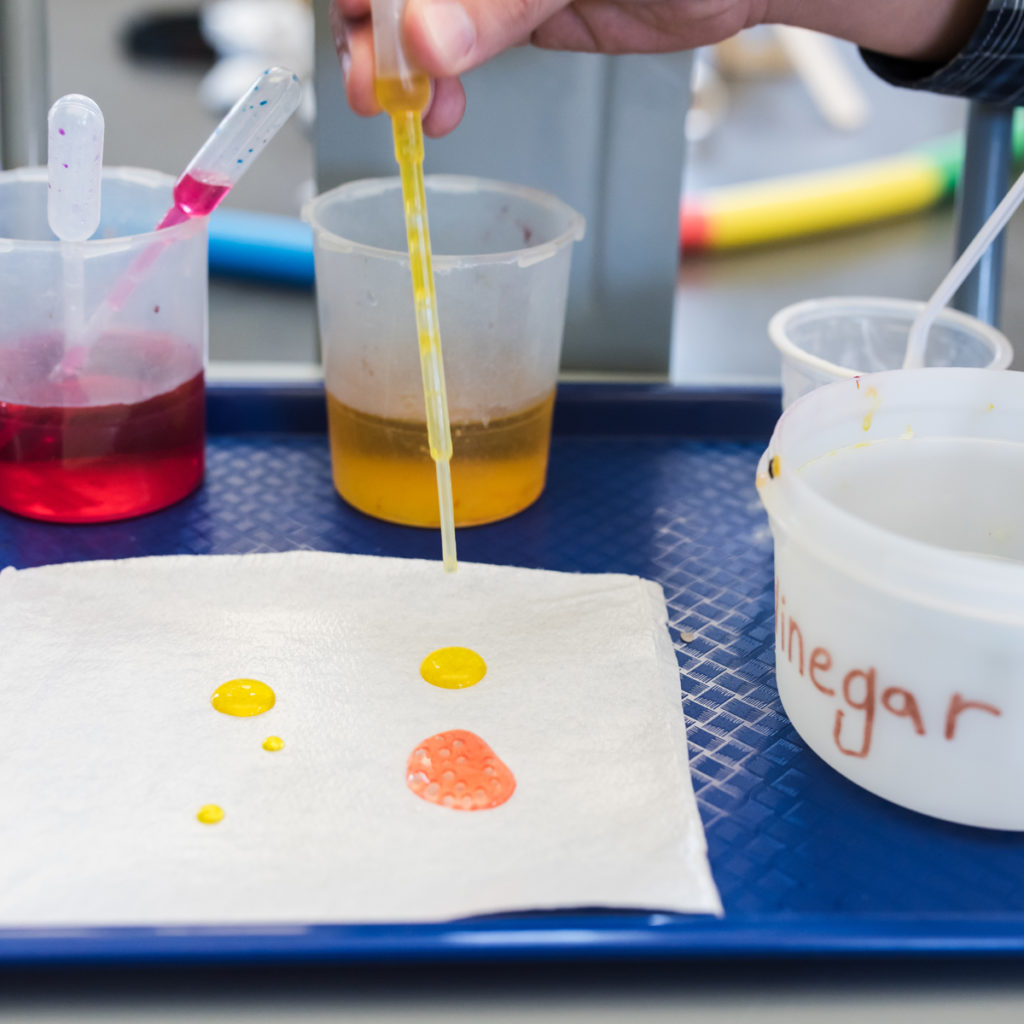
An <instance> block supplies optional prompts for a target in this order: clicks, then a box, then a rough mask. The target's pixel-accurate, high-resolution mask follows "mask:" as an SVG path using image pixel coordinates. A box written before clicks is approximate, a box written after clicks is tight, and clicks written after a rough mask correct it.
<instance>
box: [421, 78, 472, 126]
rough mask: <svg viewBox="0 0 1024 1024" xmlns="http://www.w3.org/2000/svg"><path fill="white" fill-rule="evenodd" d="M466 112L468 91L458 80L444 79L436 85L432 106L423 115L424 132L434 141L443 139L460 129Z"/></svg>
mask: <svg viewBox="0 0 1024 1024" xmlns="http://www.w3.org/2000/svg"><path fill="white" fill-rule="evenodd" d="M465 112H466V90H465V89H464V88H463V86H462V82H460V81H459V79H457V78H442V79H440V80H439V81H437V82H435V83H434V93H433V96H432V98H431V101H430V106H429V108H428V109H427V111H426V113H424V115H423V132H424V134H426V135H429V136H430V137H431V138H432V139H437V138H441V137H442V136H444V135H447V134H448V133H449V132H451V131H453V130H454V129H455V128H457V127H458V125H459V122H460V121H461V120H462V117H463V115H464V114H465Z"/></svg>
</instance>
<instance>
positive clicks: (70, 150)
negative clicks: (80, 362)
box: [46, 93, 103, 348]
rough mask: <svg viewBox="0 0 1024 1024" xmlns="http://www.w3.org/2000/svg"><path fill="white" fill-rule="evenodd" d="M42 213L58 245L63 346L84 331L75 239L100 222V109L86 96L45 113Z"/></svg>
mask: <svg viewBox="0 0 1024 1024" xmlns="http://www.w3.org/2000/svg"><path fill="white" fill-rule="evenodd" d="M47 129H48V139H47V153H46V171H47V194H46V218H47V221H48V222H49V225H50V230H51V231H52V232H53V233H54V234H55V235H56V236H57V237H58V238H59V239H60V240H61V242H65V243H67V244H66V245H63V246H61V263H62V269H63V277H64V334H65V344H66V347H68V348H72V347H74V346H76V345H81V344H82V342H83V340H84V335H85V334H86V323H85V260H84V254H83V253H82V252H81V250H80V249H79V247H78V245H77V243H78V242H84V241H85V240H86V239H87V238H89V237H91V236H92V234H93V232H94V231H95V230H96V228H97V226H98V225H99V222H100V179H101V176H102V173H103V113H102V111H101V110H100V108H99V107H98V106H97V105H96V104H95V103H94V102H93V101H92V100H91V99H89V97H88V96H81V95H79V94H78V93H69V94H68V95H67V96H62V97H61V98H60V99H59V100H57V102H56V103H54V105H53V106H52V107H50V113H49V116H48V117H47Z"/></svg>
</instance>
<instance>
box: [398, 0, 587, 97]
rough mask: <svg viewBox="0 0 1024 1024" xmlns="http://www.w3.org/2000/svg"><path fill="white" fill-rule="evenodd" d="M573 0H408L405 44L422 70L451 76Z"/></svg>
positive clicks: (523, 34) (525, 33) (524, 35)
mask: <svg viewBox="0 0 1024 1024" xmlns="http://www.w3.org/2000/svg"><path fill="white" fill-rule="evenodd" d="M567 3H569V0H409V2H408V5H407V7H406V11H405V15H404V21H403V30H404V33H405V43H406V50H407V52H408V54H409V56H410V58H411V59H412V61H413V63H414V64H416V65H417V66H418V67H419V68H420V69H421V70H422V71H425V72H426V73H427V74H428V75H430V76H432V77H434V78H451V77H454V76H455V75H459V74H462V72H464V71H468V70H469V69H470V68H474V67H476V66H477V65H478V64H482V63H483V62H484V61H486V60H489V59H490V58H491V57H493V56H494V55H495V54H498V53H501V51H502V50H506V49H508V48H509V47H510V46H516V45H518V44H519V43H522V42H525V41H526V40H527V39H528V38H529V36H530V33H531V32H533V30H534V29H535V28H536V27H537V26H538V25H540V24H541V23H542V22H544V21H547V19H548V18H550V17H551V15H552V14H554V13H555V12H556V11H558V10H560V9H561V8H562V7H564V6H566V4H567Z"/></svg>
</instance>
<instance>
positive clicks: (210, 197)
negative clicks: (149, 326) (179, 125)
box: [63, 173, 231, 370]
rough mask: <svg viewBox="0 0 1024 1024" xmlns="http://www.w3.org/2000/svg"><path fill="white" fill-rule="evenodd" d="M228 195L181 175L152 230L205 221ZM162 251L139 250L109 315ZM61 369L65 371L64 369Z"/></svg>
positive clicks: (220, 186)
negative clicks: (171, 201) (197, 219)
mask: <svg viewBox="0 0 1024 1024" xmlns="http://www.w3.org/2000/svg"><path fill="white" fill-rule="evenodd" d="M230 191H231V182H230V181H228V182H225V181H203V180H202V179H201V178H197V177H196V176H195V175H193V174H187V173H186V174H183V175H182V176H181V177H180V178H179V179H178V182H177V184H176V185H175V186H174V192H173V193H172V195H173V196H174V205H173V206H172V207H171V208H170V209H169V210H168V211H167V212H166V213H165V214H164V216H163V219H162V220H161V221H160V223H159V224H157V226H156V230H157V231H159V230H160V229H161V228H170V227H174V225H175V224H183V223H184V222H185V221H187V220H189V219H190V218H192V217H205V216H206V215H207V214H208V213H212V212H213V210H215V209H216V208H217V205H218V203H220V201H221V200H222V199H223V198H224V197H225V196H226V195H227V194H228V192H230ZM163 249H164V247H163V245H161V244H159V243H156V244H154V245H151V246H150V247H149V248H148V249H143V251H142V252H141V253H140V254H139V256H138V257H137V258H136V260H135V262H134V263H133V264H132V265H131V266H130V267H129V268H128V270H127V271H126V272H125V273H124V274H123V275H122V277H121V279H120V280H119V281H118V282H117V284H115V285H114V287H113V288H112V289H111V291H110V294H109V295H108V296H107V301H106V305H107V306H108V307H109V308H110V309H111V310H112V311H113V312H115V313H117V312H119V311H120V310H121V308H122V307H123V306H124V304H125V302H126V301H127V300H128V297H129V296H130V295H131V293H132V292H133V291H134V290H135V286H136V285H137V284H138V282H139V279H140V278H141V277H142V275H143V274H144V273H145V272H146V271H147V270H149V268H150V267H151V266H152V265H153V264H154V263H155V262H156V259H157V257H158V256H159V255H160V253H162V252H163ZM63 369H65V370H66V369H67V367H66V366H65V367H63Z"/></svg>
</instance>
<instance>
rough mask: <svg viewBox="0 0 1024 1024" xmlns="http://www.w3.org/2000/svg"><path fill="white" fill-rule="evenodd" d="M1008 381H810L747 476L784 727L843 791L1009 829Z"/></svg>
mask: <svg viewBox="0 0 1024 1024" xmlns="http://www.w3.org/2000/svg"><path fill="white" fill-rule="evenodd" d="M1022 406H1024V373H1019V372H1014V371H993V370H980V369H961V368H948V369H942V368H940V369H920V370H896V371H889V372H885V373H877V374H868V375H865V376H863V377H860V378H858V379H856V380H848V381H840V382H838V383H835V384H830V385H828V386H826V387H823V388H818V389H816V390H814V391H812V392H810V393H809V394H806V395H804V396H803V397H802V398H800V399H798V400H797V401H796V402H794V403H793V404H792V405H791V406H790V407H789V408H788V409H787V410H786V411H785V412H784V413H783V414H782V416H781V418H780V419H779V422H778V424H777V425H776V428H775V431H774V433H773V435H772V438H771V441H770V443H769V445H768V449H767V451H766V452H765V453H764V456H763V457H762V459H761V461H760V464H759V466H758V471H757V486H758V494H759V495H760V497H761V501H762V502H763V504H764V506H765V508H766V509H767V512H768V517H769V523H770V525H771V531H772V536H773V539H774V549H775V665H776V678H777V680H778V687H779V696H780V698H781V700H782V704H783V707H784V708H785V710H786V713H787V714H788V715H789V717H790V719H791V721H792V723H793V726H794V727H795V729H796V730H797V732H799V733H800V735H801V736H802V737H803V739H804V740H805V741H806V742H807V744H808V745H809V746H810V747H811V749H812V750H814V751H815V752H816V753H817V754H818V755H819V756H820V757H821V758H822V759H823V760H824V761H826V762H827V763H828V764H830V765H831V766H832V767H833V768H835V769H836V770H837V771H839V772H840V773H842V774H843V775H845V776H846V777H847V778H849V779H851V780H852V781H853V782H855V783H857V784H858V785H861V786H863V787H864V788H866V789H868V790H870V791H871V792H873V793H876V794H878V795H879V796H882V797H885V798H886V799H888V800H891V801H893V802H895V803H897V804H901V805H903V806H904V807H909V808H911V809H913V810H916V811H920V812H923V813H924V814H929V815H933V816H935V817H938V818H943V819H946V820H949V821H955V822H960V823H963V824H968V825H979V826H983V827H986V828H1001V829H1014V830H1019V831H1024V788H1022V787H1021V783H1020V780H1021V778H1022V777H1024V743H1022V742H1021V737H1022V736H1024V690H1022V686H1021V682H1022V680H1024V530H1021V528H1020V523H1021V508H1024V418H1022V417H1021V415H1020V410H1021V408H1022Z"/></svg>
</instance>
